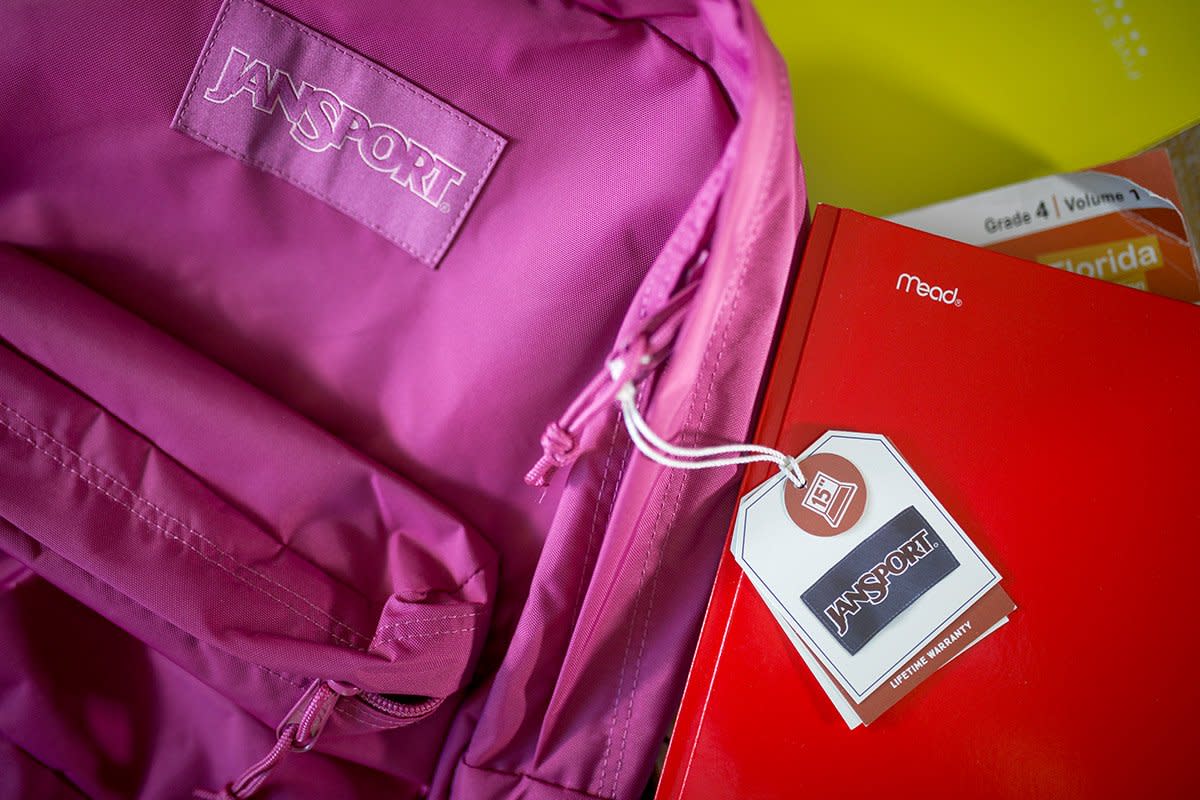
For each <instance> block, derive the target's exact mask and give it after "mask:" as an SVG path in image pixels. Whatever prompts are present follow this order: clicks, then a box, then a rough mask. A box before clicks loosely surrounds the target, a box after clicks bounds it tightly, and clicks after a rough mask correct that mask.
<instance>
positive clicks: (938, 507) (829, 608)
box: [732, 431, 1000, 727]
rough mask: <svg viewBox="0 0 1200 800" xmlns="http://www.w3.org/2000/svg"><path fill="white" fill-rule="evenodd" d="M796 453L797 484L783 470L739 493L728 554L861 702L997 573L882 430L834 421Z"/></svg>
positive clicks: (995, 579) (997, 577)
mask: <svg viewBox="0 0 1200 800" xmlns="http://www.w3.org/2000/svg"><path fill="white" fill-rule="evenodd" d="M801 458H802V459H803V461H802V462H801V468H802V470H803V471H804V474H805V476H806V478H807V480H808V484H807V486H806V487H805V488H804V489H796V488H795V487H793V486H791V484H790V483H789V482H788V481H787V480H786V479H785V477H784V476H783V475H782V474H781V475H776V476H775V477H773V478H771V479H769V480H767V481H766V482H764V483H763V484H762V485H760V486H759V487H757V488H756V489H754V490H753V491H752V492H750V493H749V494H748V495H746V497H744V498H743V499H742V501H741V504H740V505H739V507H738V513H737V518H736V521H735V524H734V533H733V542H732V549H733V555H734V557H735V559H736V560H737V561H738V563H739V564H740V565H741V566H742V568H743V569H744V570H745V572H746V574H747V576H748V577H749V578H750V580H751V581H752V582H753V583H754V585H755V587H756V588H757V590H758V591H759V593H760V594H761V595H762V597H763V599H764V600H765V601H766V602H767V604H768V606H769V607H770V608H771V610H772V612H773V613H774V614H775V615H776V617H777V618H779V620H780V622H781V624H783V625H784V626H785V630H787V631H788V635H789V637H792V638H793V640H794V641H798V642H799V643H800V644H802V645H803V648H799V647H798V649H800V650H801V654H802V655H806V657H808V656H811V657H812V658H815V659H816V660H817V661H818V662H819V663H820V666H822V667H824V669H825V670H826V671H827V672H828V675H829V676H830V677H831V678H832V679H833V680H834V681H836V682H837V684H838V685H839V686H840V687H841V688H842V689H843V690H844V691H845V693H846V695H847V696H848V697H849V698H850V699H851V700H852V701H853V702H855V703H862V702H863V701H865V700H866V699H867V698H868V697H869V696H870V695H871V694H872V693H873V692H875V691H876V690H878V689H880V687H881V686H883V685H884V684H885V683H886V682H887V681H888V680H889V679H892V678H893V677H894V675H895V674H896V673H897V670H903V669H904V667H905V665H906V664H908V663H910V662H914V660H915V661H916V662H919V661H920V660H921V653H922V648H923V647H924V646H925V645H927V644H929V643H930V642H931V641H932V640H934V639H935V637H938V636H939V635H942V634H944V633H945V632H946V630H947V626H948V625H949V624H950V623H951V622H953V621H955V620H957V619H959V618H960V617H961V616H962V615H963V614H964V613H965V612H966V611H967V610H968V609H970V608H971V606H972V605H973V604H975V603H976V601H978V600H979V599H980V598H982V597H983V596H984V595H985V594H986V593H987V592H988V590H990V589H991V588H992V587H994V586H996V585H997V584H998V583H999V581H1000V575H999V574H998V573H997V572H996V570H995V569H994V568H993V567H992V565H991V564H990V563H988V561H987V559H986V558H985V557H984V556H983V554H982V553H981V552H979V549H978V548H977V547H976V546H975V545H974V544H973V543H972V542H971V540H970V539H969V538H968V537H967V535H966V534H965V533H964V532H963V530H962V528H961V527H959V525H958V524H957V523H956V522H955V521H954V519H953V518H952V517H951V516H950V514H949V513H948V512H947V511H946V509H945V508H944V507H943V506H942V504H941V503H939V502H938V500H937V499H936V498H935V497H934V496H933V494H932V493H931V492H930V491H929V489H928V488H927V487H926V486H925V484H924V483H922V482H921V480H920V478H918V477H917V475H916V473H915V472H914V471H913V470H912V469H911V468H910V467H909V465H908V464H907V463H906V462H905V461H904V459H903V458H902V457H901V456H900V454H899V453H898V452H897V451H896V449H895V448H894V447H893V446H892V445H891V443H890V442H888V440H887V439H886V438H884V437H882V436H879V435H874V434H863V433H851V432H844V431H830V432H828V433H826V434H825V435H823V436H822V437H821V438H820V439H818V440H817V442H816V443H815V444H813V446H812V447H810V448H809V449H808V450H806V451H805V452H804V453H803V454H802V456H801ZM843 459H844V461H845V462H849V465H851V468H852V470H853V471H850V470H847V469H846V468H845V465H844V463H843V462H842V460H843ZM988 624H989V626H990V625H991V624H992V623H990V622H989V623H988ZM934 647H936V644H935V645H934ZM805 650H807V651H808V652H807V653H805ZM939 666H940V664H939ZM934 669H936V667H934ZM930 671H933V670H932V669H931V670H930ZM814 672H816V673H817V676H818V679H819V680H826V679H825V678H823V676H822V675H821V674H820V670H817V669H814ZM827 688H828V687H827ZM830 694H831V697H832V696H833V694H834V693H832V692H831V693H830ZM834 702H835V704H836V703H837V702H838V701H837V699H836V698H834ZM839 710H840V711H842V713H843V716H844V717H845V716H847V709H843V708H841V707H840V706H839ZM850 713H851V715H852V716H853V712H852V711H851V712H850ZM847 722H848V723H850V724H851V725H852V727H853V722H852V720H851V718H850V717H847Z"/></svg>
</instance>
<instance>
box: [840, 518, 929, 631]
mask: <svg viewBox="0 0 1200 800" xmlns="http://www.w3.org/2000/svg"><path fill="white" fill-rule="evenodd" d="M937 546H938V545H937V542H931V541H930V540H929V531H928V530H926V529H925V528H921V530H920V531H918V532H917V533H916V534H914V535H913V537H912V538H911V539H909V540H908V541H907V542H905V543H904V544H902V545H900V546H899V547H897V548H896V549H895V550H893V551H892V552H890V553H888V554H887V555H886V556H884V557H883V560H882V561H880V562H879V563H878V564H876V565H875V566H873V567H871V568H870V569H869V570H867V571H866V572H864V573H863V574H862V575H859V576H858V580H856V581H855V582H854V584H853V585H852V586H851V587H850V588H849V589H847V590H846V591H844V592H842V593H841V595H840V596H838V598H837V599H836V600H834V601H833V602H832V603H830V604H829V605H828V606H826V608H825V616H826V617H828V618H829V619H830V620H831V621H832V622H833V624H834V625H835V626H836V627H837V635H838V636H845V635H846V630H847V628H848V627H849V625H850V623H849V618H850V617H852V616H854V615H855V614H857V613H858V612H859V610H860V609H862V608H863V607H864V606H866V605H868V604H869V605H873V606H877V605H879V604H880V603H882V602H883V601H884V600H887V598H888V594H889V592H888V589H889V587H890V586H891V582H892V578H897V577H899V576H901V575H903V574H904V573H905V572H907V571H908V568H909V567H911V566H912V565H913V564H916V563H917V562H918V561H920V560H921V559H922V558H924V557H925V556H927V555H929V554H930V553H932V552H933V549H934V548H935V547H937Z"/></svg>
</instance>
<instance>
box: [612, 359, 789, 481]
mask: <svg viewBox="0 0 1200 800" xmlns="http://www.w3.org/2000/svg"><path fill="white" fill-rule="evenodd" d="M610 369H612V372H613V377H614V378H615V377H617V376H618V375H620V374H621V373H622V372H623V370H624V365H622V364H620V363H618V362H614V363H613V364H612V365H610ZM617 400H618V401H619V402H620V404H621V415H622V416H623V417H624V418H625V429H626V430H627V431H629V438H630V439H632V440H633V444H634V446H635V447H637V449H638V450H639V451H641V453H642V455H644V456H646V458H648V459H650V460H651V461H653V462H655V463H657V464H662V465H663V466H664V467H671V468H673V469H709V468H712V467H731V466H739V465H741V464H753V463H756V462H763V461H765V462H769V463H772V464H775V465H776V466H777V467H779V471H780V472H782V473H783V474H784V475H785V476H786V477H787V479H788V480H789V481H791V482H792V484H793V485H794V486H796V488H798V489H803V488H804V487H805V485H806V484H807V482H806V480H805V478H804V473H803V472H801V471H800V466H799V460H798V459H795V458H791V457H789V456H787V455H786V454H784V453H781V452H780V451H778V450H774V449H772V448H770V447H763V446H761V445H756V444H726V445H717V446H714V447H679V446H677V445H673V444H671V443H670V442H668V441H666V440H665V439H663V438H662V437H661V436H659V435H658V434H657V433H655V432H654V431H653V430H652V429H651V428H650V425H649V423H647V422H646V419H645V418H644V417H643V416H642V412H641V411H639V410H638V407H637V389H636V388H635V387H634V385H633V382H632V381H628V382H626V383H625V384H624V385H623V386H622V387H621V388H620V389H619V390H617ZM683 459H689V460H683Z"/></svg>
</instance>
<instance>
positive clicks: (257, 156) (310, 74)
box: [171, 0, 507, 267]
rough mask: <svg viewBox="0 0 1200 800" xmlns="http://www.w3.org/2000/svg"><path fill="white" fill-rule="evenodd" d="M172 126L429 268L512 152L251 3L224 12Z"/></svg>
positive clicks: (429, 99) (420, 93)
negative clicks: (275, 178)
mask: <svg viewBox="0 0 1200 800" xmlns="http://www.w3.org/2000/svg"><path fill="white" fill-rule="evenodd" d="M171 127H173V128H175V129H176V130H178V131H182V132H183V133H186V134H187V135H189V136H191V137H192V138H194V139H195V140H196V141H198V142H201V143H203V144H205V145H207V146H209V147H211V148H213V149H214V150H217V151H219V152H221V153H224V154H225V155H228V156H232V157H233V158H236V159H238V160H240V161H242V162H243V163H245V164H246V165H248V166H250V167H253V168H254V169H257V170H261V171H263V172H267V173H270V174H271V175H275V176H278V177H280V178H283V179H284V180H286V181H287V182H289V183H291V184H292V185H293V186H295V187H297V188H299V189H301V190H303V191H305V192H307V193H308V194H309V195H311V196H313V197H315V198H317V199H318V200H320V201H321V202H323V203H325V204H327V205H329V206H330V207H332V208H334V209H336V210H337V211H340V212H341V213H343V214H345V215H346V216H348V217H350V218H351V219H354V220H356V221H358V222H360V223H362V224H363V225H364V226H365V227H367V228H369V229H370V230H372V231H374V232H375V233H376V234H379V235H380V236H383V237H385V238H386V239H388V240H390V241H391V242H393V243H395V244H396V245H398V246H399V247H400V248H402V249H403V250H405V251H406V252H408V253H409V254H411V255H412V256H413V257H415V258H416V259H417V260H419V261H421V262H422V263H424V264H426V265H428V266H430V267H436V266H438V264H439V263H440V262H441V260H442V258H443V256H444V255H445V254H446V252H447V250H448V249H449V247H450V244H451V242H452V241H453V240H454V238H455V237H456V235H457V233H458V231H459V229H460V228H461V227H462V226H463V225H464V224H465V222H466V220H467V216H468V214H469V213H470V211H471V208H472V206H473V205H474V204H475V202H476V201H477V200H478V199H479V197H480V193H481V192H482V191H483V188H484V185H485V184H486V182H487V180H488V176H489V175H490V174H491V172H492V170H493V169H494V168H495V167H496V165H497V163H498V160H499V158H500V154H501V152H502V151H503V150H504V148H505V146H506V144H507V142H506V141H505V139H504V138H503V137H501V136H499V135H498V134H497V133H495V132H494V131H492V130H489V129H488V128H487V127H485V126H484V125H482V124H480V123H479V122H478V121H476V120H475V119H473V118H472V117H470V116H468V115H466V114H464V113H463V112H462V111H460V110H458V109H457V108H454V107H453V106H451V105H450V104H448V103H446V102H445V101H444V100H442V99H441V98H438V97H436V96H434V95H432V94H430V93H429V92H427V91H425V90H424V89H422V88H421V87H419V86H416V85H415V84H413V83H411V82H409V81H407V80H405V79H404V78H403V77H401V76H400V75H397V74H396V73H394V72H390V71H388V70H387V69H385V68H384V67H383V66H381V65H379V64H376V63H374V62H372V61H369V60H367V59H366V58H364V57H363V56H361V55H359V54H358V53H355V52H353V51H352V50H349V49H347V48H346V47H345V46H343V45H342V44H340V43H338V42H335V41H333V40H332V39H330V38H328V37H327V36H325V35H323V34H322V33H320V32H319V31H315V30H313V29H312V28H309V27H308V26H306V25H302V24H301V23H299V22H297V21H296V20H294V19H292V18H290V17H288V16H286V15H285V14H282V13H280V12H279V11H276V10H275V9H273V8H270V7H269V6H266V5H263V4H262V3H260V2H258V1H257V0H225V2H224V3H223V4H222V6H221V9H220V11H219V12H218V13H217V19H216V21H215V22H214V23H213V27H212V32H211V33H210V34H209V37H208V41H207V42H205V44H204V48H203V50H201V52H200V56H199V58H198V59H197V61H196V69H195V71H194V72H193V73H192V77H191V79H190V80H189V81H188V85H187V88H186V89H185V90H184V93H183V97H182V98H181V99H180V102H179V109H178V110H177V111H176V112H175V118H174V119H173V120H172V122H171ZM333 224H336V222H335V223H333ZM297 235H303V230H300V231H298V233H297Z"/></svg>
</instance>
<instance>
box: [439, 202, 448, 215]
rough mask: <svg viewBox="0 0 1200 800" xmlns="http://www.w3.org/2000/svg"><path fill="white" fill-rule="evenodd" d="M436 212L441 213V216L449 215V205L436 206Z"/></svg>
mask: <svg viewBox="0 0 1200 800" xmlns="http://www.w3.org/2000/svg"><path fill="white" fill-rule="evenodd" d="M438 211H440V212H442V213H443V214H449V213H450V204H449V203H442V204H441V205H440V206H438Z"/></svg>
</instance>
